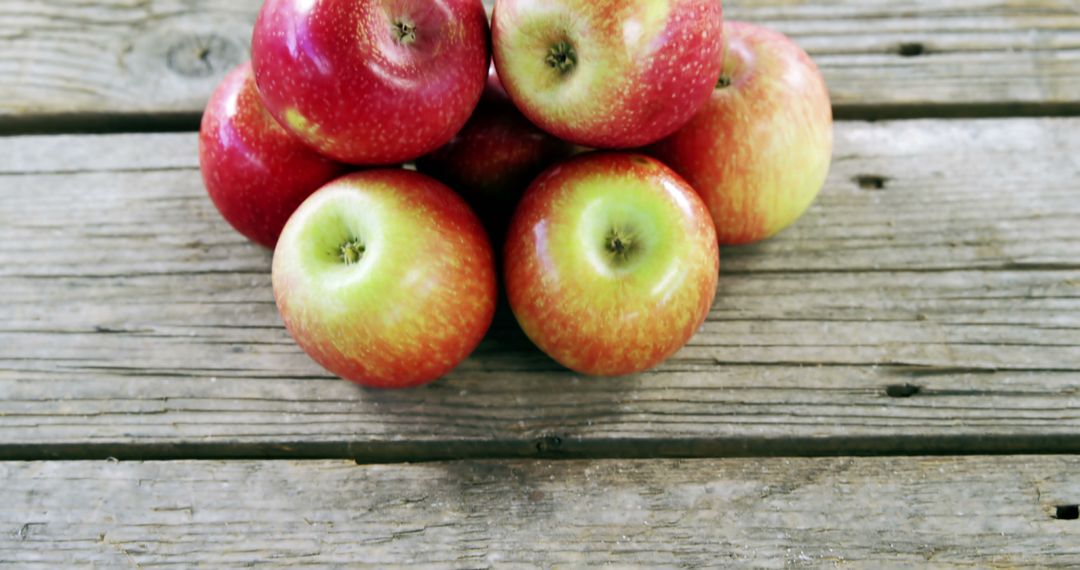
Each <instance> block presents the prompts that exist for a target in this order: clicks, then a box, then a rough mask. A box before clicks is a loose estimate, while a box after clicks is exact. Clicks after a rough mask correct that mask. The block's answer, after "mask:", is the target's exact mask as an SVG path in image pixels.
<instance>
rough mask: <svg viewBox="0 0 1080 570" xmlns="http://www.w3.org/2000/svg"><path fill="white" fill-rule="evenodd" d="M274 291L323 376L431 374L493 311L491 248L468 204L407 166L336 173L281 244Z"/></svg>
mask: <svg viewBox="0 0 1080 570" xmlns="http://www.w3.org/2000/svg"><path fill="white" fill-rule="evenodd" d="M272 273H273V285H274V298H275V299H276V301H277V306H278V310H279V311H280V313H281V317H282V320H284V322H285V326H286V328H288V330H289V332H290V333H291V334H292V336H293V338H295V339H296V342H297V343H298V344H299V345H300V347H301V348H303V350H304V351H305V352H307V353H308V355H310V356H311V357H312V358H313V359H314V360H315V361H316V362H318V363H319V364H320V365H322V366H323V367H324V368H326V369H327V370H329V371H330V372H332V373H334V374H336V375H338V376H341V377H342V378H345V379H347V380H351V381H353V382H356V383H357V384H360V385H362V386H367V387H373V388H405V387H410V386H417V385H420V384H425V383H428V382H431V381H434V380H436V379H438V378H439V377H441V376H443V375H445V374H446V373H447V372H449V371H450V370H452V369H453V368H454V367H455V366H457V365H458V364H459V363H460V362H461V361H462V360H464V359H465V358H466V357H467V356H468V355H469V354H470V353H471V352H472V351H473V349H475V348H476V346H477V345H478V344H479V343H480V340H481V339H482V338H483V336H484V333H485V332H486V331H487V329H488V327H489V326H490V324H491V320H492V316H493V314H494V311H495V301H496V285H495V263H494V254H493V252H492V249H491V245H490V243H489V242H488V240H487V236H486V235H485V233H484V229H483V227H482V226H481V225H480V221H479V220H478V219H477V218H476V215H475V214H473V212H472V211H471V210H470V209H469V207H468V205H466V204H465V201H464V200H462V199H461V198H460V197H459V196H458V195H456V194H455V193H454V192H453V191H452V190H450V189H449V188H447V187H446V186H444V185H443V184H441V183H439V182H437V181H435V180H434V179H432V178H429V177H427V176H425V175H423V174H419V173H416V172H411V171H408V170H372V171H367V172H360V173H357V174H352V175H349V176H345V177H343V178H339V179H337V180H335V181H333V182H331V183H330V184H328V185H327V186H325V187H323V188H322V189H320V190H319V191H317V192H315V193H314V194H312V196H311V197H310V198H308V199H307V200H306V201H305V202H304V203H303V204H302V205H301V206H300V208H299V209H298V210H297V211H296V213H295V214H293V216H292V218H290V219H289V223H288V224H286V226H285V230H284V231H283V232H282V234H281V239H280V240H278V245H277V249H276V250H275V251H274V262H273V272H272Z"/></svg>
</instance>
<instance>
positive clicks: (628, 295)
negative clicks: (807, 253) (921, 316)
mask: <svg viewBox="0 0 1080 570" xmlns="http://www.w3.org/2000/svg"><path fill="white" fill-rule="evenodd" d="M492 56H493V57H492ZM492 60H493V61H494V65H492ZM595 149H603V150H595ZM613 149H621V150H613ZM627 149H634V150H627ZM831 154H832V111H831V107H830V104H829V96H828V92H827V91H826V88H825V84H824V81H823V80H822V77H821V74H820V73H819V71H818V69H817V67H816V66H815V65H814V63H813V62H812V61H811V60H810V58H809V57H808V56H807V55H806V53H805V52H804V51H802V50H801V49H799V48H798V47H797V46H796V45H795V44H794V43H792V42H791V41H790V40H789V39H788V38H786V37H784V36H783V35H781V34H779V33H776V32H772V31H769V30H766V29H763V28H761V27H757V26H754V25H750V24H744V23H733V22H728V23H726V24H725V23H724V22H723V20H722V15H721V6H720V0H497V1H496V4H495V9H494V12H493V14H492V17H491V20H490V24H489V20H488V18H487V14H486V13H485V10H484V7H483V5H482V3H481V0H266V2H265V4H264V5H263V8H262V11H261V12H260V14H259V18H258V21H257V23H256V26H255V33H254V37H253V41H252V61H251V63H249V64H244V65H242V66H240V67H239V68H238V69H236V70H235V71H233V72H232V73H231V74H230V75H229V76H228V77H227V78H226V79H225V81H224V83H223V84H222V85H221V86H220V87H219V88H218V89H217V91H216V92H215V93H214V95H213V97H212V99H211V101H210V104H209V106H208V108H207V111H206V114H205V115H204V118H203V124H202V130H201V134H200V148H199V157H200V163H201V165H202V172H203V177H204V180H205V182H206V187H207V189H208V190H209V193H210V197H211V198H212V199H213V201H214V204H215V205H216V206H217V207H218V209H219V210H220V211H221V214H222V215H223V216H224V218H225V219H226V220H227V221H228V222H229V223H231V224H232V225H233V227H235V228H236V229H237V230H238V231H239V232H240V233H242V234H244V235H245V236H247V237H248V238H250V239H251V240H253V241H255V242H258V243H260V244H262V245H264V246H266V247H271V248H275V251H274V261H273V287H274V296H275V299H276V301H277V305H278V309H279V310H280V312H281V316H282V319H283V320H284V322H285V325H286V327H287V328H288V329H289V331H290V333H291V334H292V335H293V337H294V338H295V339H296V341H297V343H298V344H299V345H300V346H301V347H302V348H303V349H304V350H305V351H306V352H307V353H308V354H309V355H310V356H311V357H312V358H314V359H315V361H317V362H318V363H319V364H321V365H322V366H324V367H325V368H327V369H328V370H330V371H331V372H333V373H334V374H337V375H339V376H341V377H343V378H345V379H348V380H351V381H354V382H357V383H359V384H361V385H364V386H371V387H383V388H401V387H407V386H416V385H420V384H424V383H427V382H431V381H433V380H435V379H437V378H439V377H440V376H443V375H444V374H446V373H447V372H449V371H450V370H451V369H453V368H454V367H455V366H457V365H458V364H459V363H460V362H461V361H462V360H464V359H465V358H466V357H467V356H468V355H469V354H470V353H471V352H472V351H473V350H474V349H475V348H476V346H477V345H478V344H479V342H480V340H481V338H482V337H483V336H484V335H485V333H486V331H487V329H488V327H489V326H490V324H491V321H492V317H493V315H494V313H495V307H496V304H497V300H498V296H499V288H498V283H499V282H500V280H499V279H498V277H497V276H498V274H499V270H497V266H499V267H501V275H502V279H501V282H502V283H503V284H504V286H505V291H506V296H507V299H508V300H509V304H510V308H511V309H512V310H513V313H514V315H515V317H516V318H517V320H518V323H519V324H520V325H521V328H522V329H523V330H524V331H525V333H526V334H527V335H528V337H529V338H530V339H531V340H532V341H533V342H534V343H535V344H536V345H537V346H538V347H539V348H540V349H541V350H543V351H544V352H546V353H547V354H548V355H549V356H551V357H552V358H553V359H555V360H556V361H558V362H559V363H561V364H563V365H564V366H566V367H568V368H570V369H572V370H575V371H577V372H580V373H584V374H590V375H601V376H615V375H622V374H631V373H635V372H639V371H643V370H647V369H649V368H652V367H654V366H656V365H657V364H659V363H660V362H662V361H663V360H664V359H666V358H668V357H669V356H671V355H672V354H674V353H675V352H676V351H678V350H679V349H680V348H681V347H683V346H684V345H685V344H686V343H687V342H688V341H689V340H690V338H691V337H692V336H693V334H694V333H695V331H697V330H698V329H699V328H700V327H701V325H702V323H703V322H704V320H705V317H706V315H707V313H708V311H709V308H710V305H711V304H712V301H713V298H714V296H715V294H716V284H717V275H718V270H719V245H721V244H743V243H749V242H753V241H756V240H760V239H764V238H767V237H769V236H771V235H773V234H775V233H776V232H778V231H780V230H781V229H783V228H784V227H786V226H788V225H789V224H791V223H792V222H794V221H795V219H796V218H798V217H799V216H800V215H802V213H803V212H804V211H805V210H806V209H807V208H808V207H809V205H810V203H811V202H812V201H813V199H814V197H815V196H816V194H817V193H818V191H819V190H820V189H821V186H822V184H823V183H824V180H825V176H826V174H827V171H828V169H829V162H830V159H831ZM412 165H414V166H415V170H413V169H412V168H411V166H412ZM492 240H494V243H496V244H497V245H498V246H499V247H500V248H501V256H496V254H495V250H494V249H493V247H492Z"/></svg>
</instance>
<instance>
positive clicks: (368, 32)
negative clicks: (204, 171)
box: [251, 0, 490, 165]
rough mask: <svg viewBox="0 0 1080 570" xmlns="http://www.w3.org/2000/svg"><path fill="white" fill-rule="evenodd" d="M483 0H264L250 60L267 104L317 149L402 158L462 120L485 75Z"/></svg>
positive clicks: (363, 157) (345, 155) (344, 157)
mask: <svg viewBox="0 0 1080 570" xmlns="http://www.w3.org/2000/svg"><path fill="white" fill-rule="evenodd" d="M488 45H489V40H488V22H487V15H486V14H485V12H484V7H483V4H481V2H480V0H266V3H265V4H263V7H262V11H261V12H260V13H259V18H258V20H257V21H256V24H255V33H254V36H253V37H252V47H251V50H252V60H253V65H254V68H255V77H256V80H257V81H258V84H259V90H260V92H261V93H262V95H263V99H264V100H265V102H266V106H267V108H269V109H270V112H271V113H273V115H274V116H275V117H277V119H278V121H279V122H281V124H283V125H285V127H286V128H288V129H289V130H290V131H292V132H293V133H294V134H295V135H297V136H298V137H300V138H301V139H302V140H303V141H304V142H306V143H307V144H308V145H310V146H312V147H314V148H316V149H317V150H319V152H321V153H322V154H325V155H327V156H330V157H332V158H335V159H337V160H339V161H342V162H348V163H352V164H365V165H377V164H395V163H401V162H408V161H410V160H413V159H415V158H416V157H418V156H421V155H423V154H426V153H429V152H431V151H433V150H435V149H436V148H438V147H440V146H442V145H443V144H445V143H446V142H447V141H449V140H450V138H451V137H453V136H454V134H455V133H457V132H458V130H460V129H461V127H462V125H464V124H465V121H466V120H468V118H469V115H470V114H471V113H472V111H473V109H474V108H475V107H476V103H477V101H478V100H479V99H480V93H481V92H482V91H483V89H484V81H485V78H486V77H487V69H488V61H489V59H490V58H489V55H490V54H489V50H488Z"/></svg>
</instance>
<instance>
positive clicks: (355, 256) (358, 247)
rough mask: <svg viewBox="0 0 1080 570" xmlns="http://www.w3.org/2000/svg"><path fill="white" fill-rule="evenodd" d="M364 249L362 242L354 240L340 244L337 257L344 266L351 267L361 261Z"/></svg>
mask: <svg viewBox="0 0 1080 570" xmlns="http://www.w3.org/2000/svg"><path fill="white" fill-rule="evenodd" d="M366 249H367V248H366V247H365V246H364V244H363V242H361V241H360V240H358V239H354V240H352V241H347V242H345V243H343V244H341V248H340V250H339V254H338V256H339V257H340V258H341V262H342V263H344V264H345V265H353V264H356V263H359V262H360V260H361V259H363V257H364V252H365V251H366Z"/></svg>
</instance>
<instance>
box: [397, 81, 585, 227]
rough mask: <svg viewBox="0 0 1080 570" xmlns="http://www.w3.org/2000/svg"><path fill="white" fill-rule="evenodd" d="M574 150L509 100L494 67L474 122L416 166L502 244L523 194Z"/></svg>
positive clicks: (473, 118) (471, 120) (419, 161)
mask: <svg viewBox="0 0 1080 570" xmlns="http://www.w3.org/2000/svg"><path fill="white" fill-rule="evenodd" d="M573 150H574V147H573V145H571V144H569V143H566V142H563V141H560V140H559V139H556V138H554V137H552V136H549V135H548V134H546V133H544V132H543V131H541V130H540V129H538V128H536V126H535V125H533V124H532V123H530V122H529V120H528V119H526V118H525V117H523V116H522V115H521V113H520V112H518V110H517V108H516V107H514V104H513V103H512V102H511V101H510V98H509V97H508V96H507V95H506V91H504V90H503V87H502V85H501V84H500V83H499V77H498V75H497V74H496V73H495V68H494V66H493V67H492V68H491V70H490V72H489V75H488V83H487V87H486V88H485V89H484V95H483V97H481V98H480V105H479V106H477V108H476V111H475V112H474V113H473V116H472V118H470V119H469V122H468V123H466V124H465V128H463V129H462V130H461V132H460V133H458V134H457V136H455V137H454V138H453V139H451V140H450V142H449V143H447V144H446V145H445V146H443V147H442V148H440V149H439V150H436V151H435V152H433V153H431V154H429V155H427V156H424V157H422V158H420V159H419V160H417V161H416V168H417V170H419V171H420V172H423V173H425V174H429V175H431V176H433V177H435V178H436V179H438V180H440V181H442V182H444V183H445V184H446V185H448V186H450V187H451V188H453V189H454V190H456V191H457V192H458V193H459V194H461V195H462V197H464V198H465V200H466V201H467V202H469V204H470V205H471V206H472V207H473V208H474V210H475V211H476V212H477V213H478V214H479V215H480V219H481V220H483V221H484V225H485V226H487V227H488V230H489V231H491V235H492V238H495V239H501V238H502V236H503V234H504V233H505V230H506V226H507V225H509V223H510V217H511V216H512V215H513V213H514V207H515V206H517V203H518V200H519V199H520V198H521V195H522V194H524V193H525V189H526V188H528V186H529V183H530V182H532V181H533V179H534V178H536V176H537V175H538V174H540V172H541V171H543V170H544V169H545V168H547V167H548V166H550V165H551V164H553V163H555V162H556V161H558V160H560V159H563V158H566V157H567V156H570V154H571V152H573Z"/></svg>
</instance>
